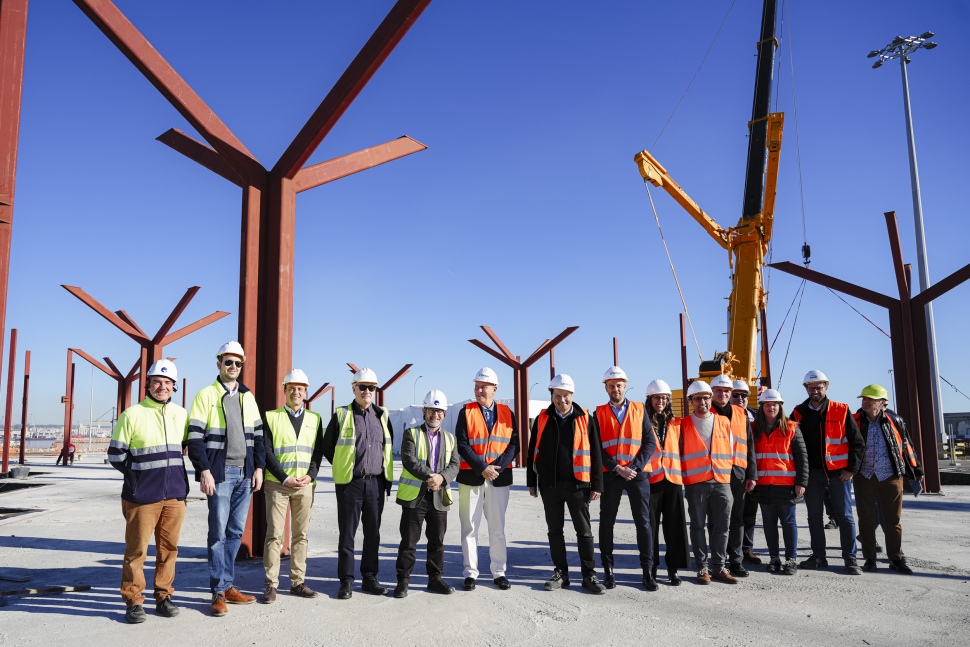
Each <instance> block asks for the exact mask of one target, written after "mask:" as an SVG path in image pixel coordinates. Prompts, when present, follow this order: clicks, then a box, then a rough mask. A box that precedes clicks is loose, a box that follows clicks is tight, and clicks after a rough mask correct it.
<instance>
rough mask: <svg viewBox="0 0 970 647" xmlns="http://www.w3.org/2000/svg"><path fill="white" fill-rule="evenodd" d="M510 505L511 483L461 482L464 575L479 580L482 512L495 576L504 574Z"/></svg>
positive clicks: (459, 514) (460, 513)
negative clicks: (498, 484)
mask: <svg viewBox="0 0 970 647" xmlns="http://www.w3.org/2000/svg"><path fill="white" fill-rule="evenodd" d="M508 507H509V486H507V485H506V486H504V487H495V486H494V485H492V483H491V482H490V481H485V483H484V484H483V485H477V486H476V485H464V484H462V483H459V484H458V519H459V521H460V522H461V556H462V559H463V560H464V570H463V577H471V578H475V579H478V575H479V570H478V530H479V528H481V525H482V515H484V516H485V521H486V523H488V549H489V550H488V556H489V559H490V561H491V571H492V579H493V580H494V579H496V578H499V577H503V576H504V575H505V567H506V566H507V562H508V554H507V551H506V549H505V510H506V508H508Z"/></svg>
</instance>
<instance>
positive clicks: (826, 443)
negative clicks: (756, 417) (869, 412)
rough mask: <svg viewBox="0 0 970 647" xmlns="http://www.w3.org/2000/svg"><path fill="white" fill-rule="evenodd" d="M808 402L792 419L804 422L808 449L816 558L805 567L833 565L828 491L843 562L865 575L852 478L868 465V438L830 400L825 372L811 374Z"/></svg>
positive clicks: (810, 512) (810, 520) (808, 493)
mask: <svg viewBox="0 0 970 647" xmlns="http://www.w3.org/2000/svg"><path fill="white" fill-rule="evenodd" d="M802 383H803V384H804V386H805V391H806V392H807V393H808V399H806V400H805V401H804V402H802V403H801V404H799V405H797V406H796V407H795V409H794V410H793V411H792V414H791V419H792V420H794V421H795V422H797V423H798V426H799V428H800V429H801V430H802V437H803V438H804V439H805V447H806V449H808V487H806V488H805V507H806V508H808V532H809V535H810V536H811V545H812V556H811V557H809V558H808V559H806V560H805V561H804V562H802V563H801V564H799V567H800V568H806V569H820V568H825V567H827V566H828V560H827V559H826V557H825V521H824V517H823V513H824V511H825V503H824V502H825V490H826V484H827V485H828V491H829V493H830V494H831V495H832V507H833V508H834V512H835V518H836V520H837V521H838V522H839V539H840V541H841V544H842V559H843V560H845V572H846V573H847V574H848V575H862V569H861V568H859V563H858V561H857V560H856V543H855V518H854V517H853V516H852V479H853V477H854V476H855V475H856V474H857V473H858V472H859V469H860V468H861V467H862V460H863V456H864V455H865V453H866V439H865V437H864V436H863V435H862V433H861V432H860V431H859V426H858V425H857V424H856V421H855V420H854V419H853V417H852V412H851V411H850V409H849V405H847V404H845V403H843V402H835V401H834V400H829V399H828V397H827V393H828V390H829V379H828V377H826V376H825V373H823V372H822V371H818V370H811V371H809V372H808V373H806V374H805V378H804V379H803V380H802Z"/></svg>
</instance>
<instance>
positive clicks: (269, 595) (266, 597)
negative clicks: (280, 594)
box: [259, 586, 276, 604]
mask: <svg viewBox="0 0 970 647" xmlns="http://www.w3.org/2000/svg"><path fill="white" fill-rule="evenodd" d="M259 601H260V602H261V603H262V604H273V603H274V602H276V587H275V586H267V587H266V590H265V591H263V597H262V598H260V600H259Z"/></svg>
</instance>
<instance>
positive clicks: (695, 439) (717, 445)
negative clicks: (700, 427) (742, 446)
mask: <svg viewBox="0 0 970 647" xmlns="http://www.w3.org/2000/svg"><path fill="white" fill-rule="evenodd" d="M745 419H746V420H747V418H745ZM733 465H734V440H733V439H732V438H731V423H730V422H729V421H728V419H727V418H725V417H724V416H719V415H717V414H715V415H714V432H713V433H712V435H711V449H710V450H708V449H707V446H706V445H704V441H703V440H701V437H700V434H698V433H697V429H695V428H694V421H693V420H691V417H690V416H686V417H684V418H674V419H673V420H671V421H670V423H669V425H668V427H667V440H666V442H665V443H664V457H663V466H664V470H665V471H666V473H667V480H669V481H670V482H671V483H677V484H681V483H682V484H684V485H693V484H695V483H704V482H705V481H710V480H711V479H714V480H715V481H717V482H718V483H730V482H731V468H732V466H733Z"/></svg>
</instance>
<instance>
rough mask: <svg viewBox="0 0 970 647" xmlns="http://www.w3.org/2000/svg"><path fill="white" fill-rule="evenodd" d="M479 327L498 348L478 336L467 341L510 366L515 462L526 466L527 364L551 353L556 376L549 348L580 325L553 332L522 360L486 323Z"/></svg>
mask: <svg viewBox="0 0 970 647" xmlns="http://www.w3.org/2000/svg"><path fill="white" fill-rule="evenodd" d="M481 329H482V330H483V331H485V334H486V335H488V338H489V339H491V340H492V343H494V344H495V346H497V347H498V350H495V349H494V348H492V347H490V346H488V345H487V344H485V343H484V342H481V341H479V340H477V339H469V340H468V343H470V344H472V345H474V346H476V347H477V348H480V349H481V350H483V351H485V352H486V353H488V354H489V355H491V356H492V357H494V358H495V359H497V360H498V361H500V362H502V363H503V364H505V365H506V366H508V367H509V368H511V369H512V383H513V384H512V390H513V393H514V401H515V425H516V427H517V428H518V430H519V455H518V456H517V457H516V464H517V465H518V466H519V467H521V466H523V465H525V456H526V453H527V452H528V450H529V433H530V430H529V367H530V366H532V365H533V364H535V363H536V362H537V361H539V360H540V359H542V356H543V355H545V354H546V353H550V356H549V372H550V373H551V374H552V375H550V379H551V378H552V377H555V370H556V366H555V361H554V359H553V357H554V355H552V351H553V349H554V348H555V347H556V346H558V345H559V343H560V342H562V340H564V339H565V338H566V337H569V336H570V335H571V334H573V333H574V332H576V331H577V330H579V326H570V327H569V328H566V329H565V330H563V331H562V332H561V333H559V334H558V335H556V336H555V337H554V338H553V339H547V340H546V341H544V342H542V343H541V344H539V347H538V348H536V349H535V350H534V351H533V352H532V354H531V355H529V356H528V357H527V358H526V359H525V361H522V357H521V356H520V355H513V354H512V351H510V350H509V349H508V347H507V346H506V345H505V344H503V343H502V340H501V339H499V337H498V335H496V334H495V333H494V332H492V329H491V328H489V327H488V326H481Z"/></svg>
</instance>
